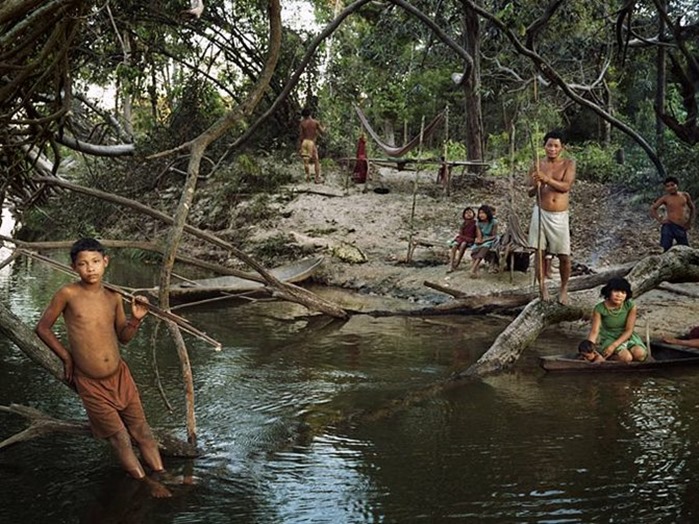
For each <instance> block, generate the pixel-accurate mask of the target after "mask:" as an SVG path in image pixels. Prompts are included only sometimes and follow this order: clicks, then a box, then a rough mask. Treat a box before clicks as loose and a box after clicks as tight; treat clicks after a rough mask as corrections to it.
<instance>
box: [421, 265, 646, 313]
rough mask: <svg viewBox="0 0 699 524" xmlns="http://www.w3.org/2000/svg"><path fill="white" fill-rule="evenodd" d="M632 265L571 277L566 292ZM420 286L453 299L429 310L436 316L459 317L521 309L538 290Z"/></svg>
mask: <svg viewBox="0 0 699 524" xmlns="http://www.w3.org/2000/svg"><path fill="white" fill-rule="evenodd" d="M633 266H634V263H629V264H624V265H622V266H619V267H615V268H611V269H608V270H606V271H602V272H601V273H595V274H593V275H583V276H579V277H574V278H571V279H570V281H569V282H568V291H570V292H572V291H580V290H584V289H590V288H593V287H596V286H600V285H602V284H604V283H605V282H607V281H608V280H609V279H610V278H612V277H623V276H624V275H627V274H628V273H629V271H631V269H632V268H633ZM424 284H425V286H427V287H429V288H431V289H435V290H437V291H441V292H442V293H446V294H448V295H451V296H453V297H454V298H456V299H457V300H455V301H452V302H449V303H447V304H440V305H439V306H436V307H434V308H432V309H434V310H436V311H439V312H440V313H451V312H458V313H461V314H474V315H476V314H477V315H481V314H486V313H508V312H511V311H512V310H515V309H517V310H520V309H522V308H523V307H524V306H526V305H527V304H529V303H530V302H531V301H532V300H534V299H536V298H537V297H538V295H539V293H538V290H536V291H532V288H531V286H527V287H520V288H515V289H508V290H507V291H498V292H497V293H491V294H488V295H483V294H482V295H472V294H468V293H465V292H463V291H460V290H458V289H455V288H451V287H447V286H445V285H443V284H439V283H437V282H429V281H425V283H424ZM558 285H559V284H558V282H549V283H548V289H549V293H550V294H553V293H555V292H556V291H557V289H558Z"/></svg>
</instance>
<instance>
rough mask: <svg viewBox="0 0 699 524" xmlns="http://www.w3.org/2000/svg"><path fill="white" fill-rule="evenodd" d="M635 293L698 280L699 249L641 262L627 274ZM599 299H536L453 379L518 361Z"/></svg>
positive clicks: (585, 295)
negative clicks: (551, 328) (548, 329)
mask: <svg viewBox="0 0 699 524" xmlns="http://www.w3.org/2000/svg"><path fill="white" fill-rule="evenodd" d="M626 278H627V280H628V281H629V283H630V284H631V289H632V290H633V296H634V297H639V296H641V295H643V294H644V293H646V292H648V291H650V290H651V289H654V288H656V287H658V286H659V285H660V284H661V283H662V282H665V281H667V282H698V281H699V250H696V249H692V248H688V247H684V246H677V247H674V248H673V249H671V250H669V251H667V252H666V253H663V254H662V255H653V256H649V257H647V258H644V259H643V260H641V261H639V262H638V263H637V264H636V265H635V266H634V268H633V269H632V270H631V272H630V273H629V274H628V275H627V277H626ZM598 301H599V292H598V291H597V290H586V291H579V292H575V293H572V294H571V295H570V301H569V302H570V305H568V306H564V305H563V304H560V303H558V302H542V301H540V300H538V299H537V300H534V301H533V302H531V303H529V305H527V307H525V308H524V310H523V311H522V312H521V313H520V314H519V316H518V317H517V318H516V319H515V320H514V321H513V322H512V323H511V324H510V325H509V326H507V328H506V329H505V331H503V332H502V333H501V334H500V336H498V337H497V338H496V339H495V342H494V343H493V345H492V346H491V347H490V349H488V351H486V352H485V354H484V355H483V356H482V357H481V358H480V359H478V361H477V362H476V363H475V364H473V365H472V366H471V367H469V368H468V369H466V370H465V371H463V372H460V373H457V374H455V375H454V379H461V378H464V377H466V376H479V377H481V376H484V375H489V374H493V373H497V372H499V371H502V370H504V369H506V368H508V367H509V366H511V365H512V364H513V363H514V362H516V361H517V359H518V358H519V356H520V355H521V354H522V352H523V351H524V350H525V349H526V348H527V347H529V346H530V345H531V343H532V342H533V341H534V340H536V339H537V337H538V336H539V334H540V333H541V332H542V331H543V330H544V329H545V328H546V327H548V326H550V325H552V324H557V323H559V322H563V321H571V320H579V319H581V318H585V317H587V316H588V315H589V314H590V311H592V308H593V307H594V306H595V304H596V303H597V302H598Z"/></svg>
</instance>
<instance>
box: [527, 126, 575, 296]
mask: <svg viewBox="0 0 699 524" xmlns="http://www.w3.org/2000/svg"><path fill="white" fill-rule="evenodd" d="M564 149H565V141H564V138H563V134H562V133H560V132H558V131H550V132H549V133H547V134H546V135H545V136H544V150H545V152H546V158H545V159H543V160H541V161H539V160H538V159H537V160H536V161H535V162H534V164H533V165H532V167H531V168H530V169H529V173H528V177H527V178H528V184H529V196H535V197H536V205H535V206H534V210H533V212H532V219H531V223H530V225H529V246H530V247H532V248H533V249H534V250H535V251H536V261H537V262H536V264H535V266H536V276H537V279H539V282H540V285H541V293H542V297H541V298H542V299H543V300H548V291H547V289H546V285H545V280H546V268H544V267H540V266H543V263H542V262H543V259H544V254H545V253H550V254H552V255H556V256H557V257H558V260H559V262H560V273H561V288H560V293H559V297H558V300H559V302H560V303H561V304H567V303H568V280H569V279H570V267H571V263H570V226H569V212H568V205H569V199H570V198H569V195H570V188H571V186H572V185H573V182H575V161H574V160H573V159H570V158H563V157H562V156H561V155H562V153H563V150H564Z"/></svg>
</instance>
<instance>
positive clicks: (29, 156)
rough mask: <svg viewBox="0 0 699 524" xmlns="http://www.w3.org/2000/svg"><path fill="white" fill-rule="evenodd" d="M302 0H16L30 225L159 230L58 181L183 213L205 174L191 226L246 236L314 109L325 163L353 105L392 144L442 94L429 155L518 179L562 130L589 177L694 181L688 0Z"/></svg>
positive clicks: (1, 69)
mask: <svg viewBox="0 0 699 524" xmlns="http://www.w3.org/2000/svg"><path fill="white" fill-rule="evenodd" d="M197 5H198V4H197V3H196V2H195V7H197ZM289 6H290V7H293V8H294V10H292V11H289V13H290V14H288V15H285V16H282V15H281V7H282V6H280V5H279V4H278V3H277V2H276V1H272V0H270V2H269V4H268V5H265V4H263V3H258V2H236V3H235V4H234V3H232V2H226V1H208V2H207V3H206V5H205V7H204V9H203V13H202V14H201V16H200V17H199V16H198V15H199V14H200V13H198V12H197V11H196V9H195V10H193V12H194V14H192V13H191V12H188V11H187V8H188V7H189V6H187V5H182V3H181V2H175V1H161V2H144V1H137V0H136V1H128V2H104V3H97V2H78V1H69V0H53V1H42V0H33V1H30V2H19V1H8V2H4V3H3V5H2V7H0V27H2V36H0V56H2V57H3V58H2V61H0V106H1V109H2V110H1V111H0V124H1V125H0V165H2V173H3V176H2V178H3V180H2V182H3V191H2V192H1V193H0V195H2V199H3V206H4V207H9V208H11V209H12V211H13V212H14V213H15V215H16V217H17V219H18V221H19V222H20V223H21V224H22V233H21V236H22V238H27V239H37V238H39V237H41V238H54V239H55V238H74V237H76V236H80V235H87V234H96V233H97V232H100V233H102V234H104V232H107V231H109V230H110V228H114V227H115V226H118V231H119V232H120V234H121V235H122V236H124V237H132V236H135V237H151V238H154V237H156V236H161V234H162V224H157V223H155V222H154V221H153V222H151V223H150V225H144V222H143V220H141V219H140V217H137V216H134V215H127V214H125V213H124V212H123V209H122V208H119V207H118V206H117V205H114V204H105V203H104V202H103V201H101V200H100V199H99V198H95V196H94V195H85V194H81V193H76V192H74V191H71V190H65V189H62V190H59V189H57V186H56V184H52V183H51V181H49V180H47V177H48V178H50V177H55V178H61V179H63V180H67V181H70V182H72V183H75V184H78V185H80V186H84V187H90V188H98V189H100V190H101V191H103V192H106V193H110V194H116V195H121V196H123V197H126V198H130V199H135V200H139V201H141V202H144V203H147V204H148V205H150V206H153V207H154V208H157V209H159V210H161V211H162V212H164V213H165V214H167V215H169V216H174V215H175V214H176V212H175V209H176V206H177V205H178V202H179V203H180V204H181V202H180V195H181V194H182V193H183V191H185V187H187V186H185V181H186V180H187V179H189V178H191V176H192V175H193V173H194V172H195V171H196V173H194V175H195V177H196V179H198V180H199V182H198V185H199V186H206V188H207V192H206V197H205V198H198V199H197V198H196V197H195V196H194V195H195V194H196V192H197V191H196V188H197V183H196V182H195V184H194V185H193V186H191V189H192V194H191V197H192V199H193V200H194V202H195V205H194V206H193V207H192V213H191V214H188V216H187V218H186V221H187V222H188V223H189V224H192V225H194V226H196V227H200V228H203V229H207V230H215V231H225V232H226V235H227V240H230V241H231V242H232V243H234V244H236V245H238V246H241V247H245V240H246V231H247V228H246V227H245V226H246V225H249V224H250V223H254V222H256V221H260V220H264V219H268V218H270V216H269V215H270V213H272V211H271V209H270V207H269V205H268V204H269V202H270V195H272V194H274V193H275V191H278V190H279V188H280V187H282V186H283V185H284V184H286V183H288V182H290V181H291V178H292V177H293V176H294V175H293V174H294V173H295V172H296V173H297V172H298V171H297V170H296V171H294V170H293V169H289V167H290V166H297V165H298V162H299V159H298V157H297V154H296V146H297V126H298V119H299V114H300V110H301V108H302V107H303V106H309V107H311V108H312V109H313V111H314V113H315V115H316V116H317V117H318V118H320V119H321V120H322V121H323V123H324V124H325V126H326V127H327V129H328V131H327V133H326V135H325V136H324V137H323V139H322V141H321V143H320V146H321V156H322V157H323V159H324V165H325V168H326V170H328V169H333V168H334V167H338V168H342V167H343V166H344V164H343V160H344V159H347V158H351V157H352V156H353V155H354V150H355V145H356V139H357V138H358V136H359V134H360V132H361V127H360V124H359V121H358V119H357V117H356V115H355V113H354V110H353V105H355V104H356V105H358V106H360V107H361V108H362V109H363V111H364V112H365V113H366V114H367V116H368V118H369V120H370V121H371V122H372V123H374V124H375V127H376V128H377V129H380V133H381V134H382V136H383V138H384V141H385V142H387V143H389V144H398V145H401V144H403V143H405V142H407V141H408V140H409V139H410V138H412V137H414V136H415V135H417V134H419V133H420V129H421V125H423V123H424V121H425V119H427V120H429V119H430V118H431V117H432V116H433V115H436V114H438V113H439V112H441V111H443V110H445V109H447V110H448V115H449V117H448V121H447V124H446V125H444V126H442V127H441V128H440V129H438V130H437V132H436V133H435V134H434V135H433V136H432V137H430V138H429V139H426V140H425V143H424V145H423V147H422V151H421V153H417V152H414V153H413V156H415V155H418V154H422V156H423V157H430V158H435V157H439V156H440V155H443V154H444V155H445V156H446V157H447V158H448V159H451V160H484V161H486V162H488V163H489V164H490V166H491V167H490V169H489V170H488V172H487V174H488V176H494V177H506V176H509V175H510V174H511V173H513V172H515V173H523V172H524V171H525V170H526V168H527V166H528V165H529V164H530V163H531V161H532V157H533V156H534V154H533V152H532V146H533V144H536V145H537V146H538V145H539V143H540V138H541V136H542V135H543V133H544V132H545V131H546V130H548V129H551V128H560V129H563V130H564V131H565V132H566V134H567V136H568V138H569V140H570V142H571V149H572V152H573V154H574V156H575V158H576V160H577V162H578V176H579V178H580V179H581V180H587V181H591V182H604V183H613V184H622V185H624V186H627V187H629V188H631V189H632V190H633V191H634V193H635V194H636V196H637V197H638V198H639V199H640V200H644V199H645V200H648V198H649V197H650V196H649V195H650V193H651V192H653V193H655V192H657V190H658V185H657V184H658V182H659V181H661V180H662V178H663V177H664V176H665V175H666V174H672V175H674V176H677V177H679V178H680V179H681V180H682V188H683V189H686V190H689V191H690V192H691V193H693V194H696V192H697V190H699V180H697V177H696V168H695V166H696V165H697V161H698V160H699V158H698V157H699V150H698V149H697V148H696V143H697V141H699V128H698V127H697V121H696V117H697V96H696V89H697V86H698V85H699V51H698V49H697V32H698V31H699V25H698V22H699V11H698V10H697V7H696V4H695V3H694V2H689V1H646V2H643V1H626V2H603V1H584V2H583V1H560V0H559V1H551V2H548V3H542V2H527V1H523V2H498V1H491V2H489V1H485V2H472V1H466V0H465V1H462V2H452V3H449V2H443V1H441V0H440V1H436V2H433V1H428V2H422V1H420V2H413V3H407V2H404V1H402V0H394V1H390V2H369V1H362V0H359V1H357V2H354V3H352V4H350V5H344V4H342V3H340V2H334V3H325V2H315V3H310V2H308V3H294V4H289ZM276 19H278V26H279V27H275V20H276ZM265 75H267V76H265ZM95 93H102V94H103V95H102V96H95ZM207 134H208V135H209V137H208V138H207V140H206V145H205V148H204V150H201V151H200V150H197V152H196V154H194V155H192V151H193V150H194V149H197V148H196V147H194V146H193V144H195V143H196V139H197V138H198V137H201V136H202V135H207ZM163 152H165V153H163ZM375 154H378V153H375ZM193 156H194V157H197V159H196V160H198V161H199V162H201V163H200V164H198V163H197V162H193V160H192V158H193ZM195 164H196V165H195ZM197 200H198V201H197ZM243 201H245V202H246V204H245V205H239V204H241V202H243ZM197 210H198V211H197ZM172 240H173V238H169V241H170V242H171V241H172ZM277 242H279V239H277ZM171 243H172V242H171ZM256 249H257V252H256V254H257V255H258V256H261V257H262V258H263V259H264V257H265V254H264V253H265V249H266V250H267V251H271V252H272V254H273V256H275V257H276V256H278V255H279V253H278V251H279V249H273V248H270V246H267V247H266V248H264V247H263V248H261V249H260V248H256ZM265 262H268V260H266V261H265Z"/></svg>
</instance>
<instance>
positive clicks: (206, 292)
mask: <svg viewBox="0 0 699 524" xmlns="http://www.w3.org/2000/svg"><path fill="white" fill-rule="evenodd" d="M322 262H323V257H322V256H321V257H312V258H305V259H303V260H298V261H296V262H292V263H291V264H286V265H284V266H279V267H276V268H274V269H271V270H270V271H269V272H270V273H271V274H272V275H273V276H275V277H276V278H277V279H279V280H281V281H282V282H287V283H292V284H293V283H297V282H301V281H303V280H306V279H307V278H308V277H310V276H311V275H312V274H313V273H314V272H315V271H316V270H317V269H318V268H319V267H320V265H321V263H322ZM254 275H256V276H258V277H259V275H257V273H254ZM265 286H266V284H265V283H263V282H257V281H255V280H247V279H245V278H239V277H234V276H224V277H215V278H205V279H200V280H194V281H192V282H187V283H185V284H179V285H177V286H172V287H171V288H170V299H171V300H172V301H173V302H177V303H183V302H195V301H198V300H206V299H209V298H216V297H220V296H225V295H238V294H243V293H245V294H247V293H254V292H255V291H262V290H264V288H265Z"/></svg>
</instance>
